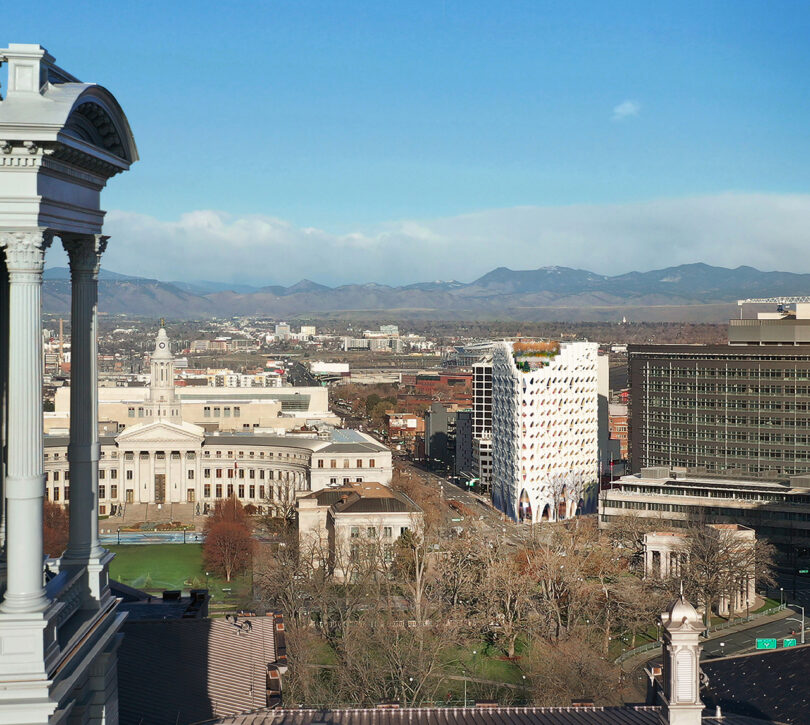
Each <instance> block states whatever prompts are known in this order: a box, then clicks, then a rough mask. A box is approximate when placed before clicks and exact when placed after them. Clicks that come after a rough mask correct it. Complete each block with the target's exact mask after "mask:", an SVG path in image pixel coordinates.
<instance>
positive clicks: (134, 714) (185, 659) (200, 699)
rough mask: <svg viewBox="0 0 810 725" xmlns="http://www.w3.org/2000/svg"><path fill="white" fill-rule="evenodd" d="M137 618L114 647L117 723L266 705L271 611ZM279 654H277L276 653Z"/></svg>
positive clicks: (170, 721)
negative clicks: (232, 618) (230, 617)
mask: <svg viewBox="0 0 810 725" xmlns="http://www.w3.org/2000/svg"><path fill="white" fill-rule="evenodd" d="M243 622H250V625H249V627H248V626H236V625H234V624H233V623H232V622H228V621H226V620H224V619H193V620H183V619H174V620H166V621H135V622H128V623H126V624H125V625H124V628H123V632H124V639H123V642H122V644H121V648H120V650H119V653H118V683H119V684H118V696H119V708H120V716H119V721H120V723H121V725H146V723H149V725H164V724H165V725H178V723H194V722H201V721H210V720H212V719H214V718H218V717H227V716H230V715H234V714H236V713H240V712H246V711H250V710H256V709H259V708H264V707H266V706H267V704H268V702H267V666H268V665H271V664H276V663H277V660H278V658H279V655H278V654H277V652H276V650H277V647H276V644H277V638H276V636H275V621H274V618H273V617H272V616H267V617H249V618H240V619H239V620H238V622H237V623H238V624H241V623H243ZM282 659H283V658H282Z"/></svg>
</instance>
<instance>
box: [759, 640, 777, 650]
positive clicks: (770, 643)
mask: <svg viewBox="0 0 810 725" xmlns="http://www.w3.org/2000/svg"><path fill="white" fill-rule="evenodd" d="M777 643H778V642H777V640H775V639H758V640H757V649H776V646H777Z"/></svg>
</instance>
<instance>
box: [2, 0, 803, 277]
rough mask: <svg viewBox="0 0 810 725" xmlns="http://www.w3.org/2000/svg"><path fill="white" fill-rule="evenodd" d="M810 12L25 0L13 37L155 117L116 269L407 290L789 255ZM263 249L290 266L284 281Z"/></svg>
mask: <svg viewBox="0 0 810 725" xmlns="http://www.w3.org/2000/svg"><path fill="white" fill-rule="evenodd" d="M41 15H44V17H40V16H41ZM808 20H810V11H808V10H807V9H806V8H803V7H799V6H782V7H776V8H775V7H774V6H773V5H770V4H767V3H749V4H747V5H745V6H743V7H740V6H739V5H738V4H732V3H715V4H712V5H710V6H704V5H700V4H693V5H688V4H687V5H684V4H683V3H678V4H675V3H666V4H661V5H658V6H656V7H655V8H651V7H649V6H648V5H641V4H637V5H634V4H630V5H624V6H622V7H621V8H618V9H617V8H609V7H606V6H604V7H603V6H599V5H596V4H591V3H571V4H566V5H565V6H553V5H550V4H539V5H538V4H533V3H532V4H521V3H508V4H505V5H504V4H494V3H483V2H479V3H464V4H461V3H454V2H443V3H436V4H435V5H434V4H426V3H425V4H423V3H404V4H402V3H401V4H397V6H396V7H395V8H394V7H392V8H386V7H378V8H373V9H370V8H368V7H366V6H364V5H363V4H359V3H350V4H347V5H341V6H340V7H339V8H338V7H336V6H333V5H332V4H329V3H300V4H295V5H288V4H283V3H275V4H270V5H269V6H266V7H250V6H243V7H241V8H240V11H239V12H234V13H229V14H224V13H221V12H220V10H219V6H217V5H216V4H213V3H195V4H194V5H193V6H192V5H191V4H188V3H175V4H172V6H171V8H169V9H167V8H166V6H164V5H157V4H154V3H141V4H138V5H137V6H127V5H122V6H121V7H118V8H117V9H116V12H115V13H113V14H110V15H109V16H104V17H99V15H98V14H97V13H96V10H95V8H92V7H91V6H90V5H89V4H79V5H78V6H73V8H72V10H71V13H65V14H64V15H61V14H54V13H48V14H41V13H36V12H31V11H30V7H26V8H25V9H23V8H22V7H17V8H11V9H10V11H9V13H7V16H6V18H5V21H6V22H5V27H6V33H7V36H8V37H9V38H11V39H14V40H17V41H25V40H26V39H28V40H36V41H37V42H42V43H43V44H44V45H45V46H46V47H48V46H51V47H54V48H55V47H57V46H60V55H59V58H60V62H61V63H64V64H65V65H66V66H69V67H71V68H74V69H75V72H76V73H77V75H78V76H79V77H81V78H82V79H87V80H94V81H99V82H101V83H109V84H112V83H113V81H115V85H116V88H118V89H119V95H120V97H121V98H122V102H123V103H124V104H125V105H126V107H127V108H128V109H131V110H130V115H131V118H130V121H131V124H132V127H133V131H134V133H135V134H136V136H137V138H138V144H139V150H140V153H141V156H142V158H144V159H149V162H150V163H149V164H143V165H142V166H141V167H138V168H136V169H135V171H134V173H133V174H132V175H131V177H130V178H125V179H122V180H121V182H120V183H119V184H116V185H113V186H112V187H111V189H110V191H109V194H108V197H107V199H106V206H107V208H108V209H109V215H108V221H107V228H108V230H109V231H110V234H111V235H112V237H113V238H114V239H116V240H118V243H117V244H115V243H113V244H111V245H110V249H109V252H108V257H109V259H108V260H106V262H107V264H108V265H109V266H110V268H112V269H127V270H129V271H130V272H131V273H133V274H141V275H143V276H147V277H156V276H159V275H158V274H157V272H156V270H159V269H163V268H165V266H166V265H167V264H171V265H173V266H175V264H180V263H181V262H182V267H183V269H184V271H186V270H187V273H186V278H187V279H211V278H212V277H215V278H216V279H217V280H218V281H223V282H233V281H237V280H242V281H245V282H248V283H256V282H261V283H265V284H266V283H291V282H294V281H296V280H297V279H300V278H301V277H307V276H314V275H312V274H306V273H302V271H301V270H302V268H304V267H305V266H307V265H310V264H311V263H312V260H313V257H314V256H315V255H317V260H318V261H319V263H320V264H321V265H322V267H323V269H324V274H323V275H318V278H319V281H322V282H324V283H327V284H340V283H349V282H363V281H370V280H374V281H378V282H383V283H391V284H403V283H411V282H417V281H422V280H425V279H435V278H443V279H444V278H457V279H472V278H475V277H476V276H478V275H480V274H483V273H484V272H486V271H488V270H489V269H492V268H494V267H496V266H499V265H500V264H503V265H505V266H509V267H512V268H524V269H525V268H536V267H539V266H544V265H547V264H556V265H563V266H570V267H575V268H576V267H584V268H594V267H598V268H599V271H600V272H604V273H620V272H624V271H628V270H629V269H631V268H634V269H636V268H640V269H650V268H654V267H657V266H665V265H666V264H679V263H687V262H697V261H703V262H707V263H715V264H716V263H719V262H724V263H728V264H729V265H732V266H734V265H738V264H750V265H752V266H756V267H760V268H763V269H774V268H778V267H779V264H778V262H779V261H780V260H781V259H783V256H784V254H786V253H792V252H795V251H799V250H801V249H802V244H803V241H804V238H805V236H806V230H807V229H808V227H809V226H810V225H809V224H808V222H810V195H808V193H807V192H808V191H809V190H810V184H808V181H809V180H810V179H809V178H808V175H809V174H810V171H809V169H810V165H808V164H807V163H805V161H806V159H807V158H808V151H810V141H808V139H807V138H806V134H805V133H804V125H805V124H804V123H803V121H804V120H805V119H806V118H807V115H808V100H807V98H806V94H805V93H804V78H805V77H806V76H807V70H808V65H810V50H808V49H807V48H806V44H805V43H804V37H805V35H806V29H807V26H808ZM170 27H171V28H175V30H176V32H172V33H171V35H170V36H169V35H167V32H166V29H167V28H170ZM132 31H135V32H132ZM66 37H67V38H69V43H68V46H67V47H64V38H66ZM167 37H170V38H171V39H170V41H168V42H167V40H166V38H167ZM91 68H92V70H90V69H91ZM91 76H92V77H91ZM459 245H463V246H464V248H465V250H466V251H467V253H465V254H458V249H459ZM656 247H663V248H664V251H665V253H666V259H665V260H662V259H661V253H660V250H659V249H656ZM234 250H237V252H242V254H234ZM257 255H262V256H269V258H270V261H272V260H274V259H283V261H284V263H285V265H286V267H287V268H288V269H289V273H287V271H286V269H285V270H280V271H279V272H278V273H277V274H276V275H275V276H274V277H273V278H270V279H268V277H267V275H266V274H264V271H265V270H264V269H263V270H262V273H263V274H262V277H261V279H259V278H258V276H257V275H256V274H255V273H254V272H253V271H252V270H251V269H246V268H245V265H244V263H243V259H244V257H249V258H252V257H255V256H257ZM628 260H633V261H634V264H633V265H632V267H631V266H630V265H629V264H628ZM662 261H663V262H664V264H662ZM436 269H438V270H442V271H441V273H439V274H437V273H436V272H434V271H433V270H436ZM444 269H447V270H448V272H447V273H444V271H443V270H444ZM807 269H810V267H808V268H807ZM802 271H807V270H802ZM214 272H216V275H214V274H213V273H214Z"/></svg>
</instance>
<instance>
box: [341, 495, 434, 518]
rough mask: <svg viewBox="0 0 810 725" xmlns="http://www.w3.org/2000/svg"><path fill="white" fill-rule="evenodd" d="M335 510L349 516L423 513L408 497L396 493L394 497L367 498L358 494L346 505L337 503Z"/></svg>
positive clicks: (350, 498) (345, 503)
mask: <svg viewBox="0 0 810 725" xmlns="http://www.w3.org/2000/svg"><path fill="white" fill-rule="evenodd" d="M334 509H335V511H336V512H338V513H349V514H380V513H397V512H400V511H413V512H417V511H421V509H420V508H419V507H418V506H417V505H416V504H415V503H414V502H413V501H411V500H410V499H409V498H408V497H407V496H403V495H402V494H398V493H394V494H393V495H392V496H384V497H379V498H377V497H366V496H358V495H357V494H356V493H355V494H352V495H351V496H349V499H348V500H347V501H346V502H344V503H336V504H335V505H334Z"/></svg>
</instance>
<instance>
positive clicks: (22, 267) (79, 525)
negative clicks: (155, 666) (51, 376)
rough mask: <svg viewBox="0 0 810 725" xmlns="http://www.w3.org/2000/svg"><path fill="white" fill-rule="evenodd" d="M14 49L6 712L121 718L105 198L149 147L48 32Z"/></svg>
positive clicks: (3, 659) (7, 58) (4, 294)
mask: <svg viewBox="0 0 810 725" xmlns="http://www.w3.org/2000/svg"><path fill="white" fill-rule="evenodd" d="M0 63H5V64H6V66H7V68H8V82H7V83H5V80H4V85H5V91H6V95H5V98H2V100H0V250H2V253H0V339H2V344H0V437H2V441H0V442H1V443H2V446H3V447H4V448H5V451H6V455H5V460H4V461H3V462H2V464H0V491H1V492H2V495H0V502H2V506H3V510H2V517H1V518H0V597H1V598H0V722H3V723H37V724H39V723H51V724H52V725H56V724H57V723H68V722H71V723H72V722H82V723H115V722H117V721H118V712H117V710H118V696H117V687H118V684H117V670H116V662H117V654H116V651H117V648H118V646H119V643H120V637H119V635H118V632H119V629H120V627H121V624H122V621H123V619H124V615H123V614H121V613H119V612H118V609H117V600H116V598H115V597H113V596H112V595H111V593H110V588H109V583H108V565H109V562H110V560H111V559H112V555H111V554H110V553H109V552H107V551H106V550H105V549H104V548H102V546H101V545H100V544H99V539H98V503H97V502H98V462H99V453H100V451H99V441H98V413H97V407H98V405H97V404H98V371H97V357H98V355H97V346H96V316H97V299H98V270H99V265H100V261H101V256H102V253H103V252H104V250H105V248H106V246H107V242H108V239H107V237H106V236H104V235H103V234H102V223H103V221H104V211H103V210H102V209H101V204H100V201H101V190H102V189H103V188H104V186H105V185H106V183H107V181H108V180H109V179H110V178H112V177H113V176H115V175H116V174H118V173H121V172H123V171H126V170H128V169H129V167H130V165H131V164H132V163H134V162H135V161H137V160H138V152H137V149H136V146H135V141H134V138H133V136H132V133H131V131H130V127H129V123H128V122H127V119H126V116H125V115H124V112H123V111H122V109H121V107H120V105H119V104H118V101H116V99H115V97H114V96H113V95H112V94H111V93H110V92H109V91H108V90H106V89H105V88H103V87H102V86H99V85H97V84H94V83H82V82H81V81H80V80H79V79H78V78H76V77H75V76H73V75H71V74H70V73H68V72H67V71H65V70H64V69H62V68H60V67H59V66H57V65H56V64H55V62H54V58H53V56H51V55H50V54H49V53H48V52H47V51H46V50H45V49H44V48H42V47H41V46H39V45H26V44H12V45H9V47H8V48H3V49H0ZM55 239H59V240H61V243H62V245H63V246H64V248H65V250H66V251H67V254H68V257H69V262H70V272H71V330H72V370H71V390H70V430H69V435H68V438H67V446H66V447H65V449H64V451H65V455H66V456H67V468H68V469H69V471H70V480H71V506H70V538H69V543H68V547H67V550H66V551H65V552H64V553H63V555H62V556H61V557H60V559H58V560H56V561H55V562H54V563H53V564H52V565H49V567H48V568H47V569H46V568H45V566H44V563H43V562H44V557H43V553H44V552H43V538H42V516H43V499H44V497H45V471H44V468H43V463H44V460H43V415H42V314H41V306H42V304H41V303H42V271H43V267H44V262H45V251H46V250H47V248H48V247H49V245H51V244H52V243H53V241H54V240H55Z"/></svg>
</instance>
